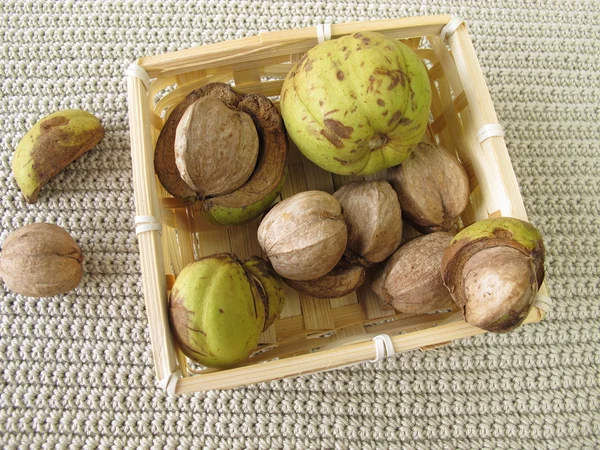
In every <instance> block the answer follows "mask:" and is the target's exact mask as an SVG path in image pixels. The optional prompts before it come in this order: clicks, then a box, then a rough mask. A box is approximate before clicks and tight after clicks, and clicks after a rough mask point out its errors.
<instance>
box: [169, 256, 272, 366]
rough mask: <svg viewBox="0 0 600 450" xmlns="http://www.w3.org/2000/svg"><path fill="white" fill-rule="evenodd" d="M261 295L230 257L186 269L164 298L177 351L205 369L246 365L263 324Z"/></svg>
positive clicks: (214, 258)
mask: <svg viewBox="0 0 600 450" xmlns="http://www.w3.org/2000/svg"><path fill="white" fill-rule="evenodd" d="M265 295H266V294H265V292H264V289H263V287H262V285H261V284H260V283H259V282H257V280H256V278H255V277H254V276H252V274H251V273H250V272H249V271H247V270H246V269H245V268H244V266H243V265H242V264H241V262H240V261H239V260H238V259H237V258H236V257H235V256H234V255H232V254H229V253H218V254H214V255H211V256H207V257H205V258H202V259H199V260H198V261H195V262H193V263H191V264H188V265H187V266H186V267H184V268H183V270H182V271H181V272H180V273H179V275H178V276H177V279H176V280H175V283H174V285H173V288H172V290H171V295H170V297H169V320H170V322H171V329H172V332H173V335H174V337H175V339H176V341H177V343H178V344H179V347H180V348H181V351H182V352H183V353H184V354H185V355H186V356H187V357H189V358H191V359H193V360H194V361H196V362H198V363H200V364H202V365H204V366H207V367H231V366H234V365H236V364H240V363H243V362H245V361H247V360H248V357H249V356H250V354H251V353H252V351H253V350H254V349H255V348H256V345H257V344H258V339H259V336H260V333H261V332H262V331H263V327H264V324H265V300H264V297H265Z"/></svg>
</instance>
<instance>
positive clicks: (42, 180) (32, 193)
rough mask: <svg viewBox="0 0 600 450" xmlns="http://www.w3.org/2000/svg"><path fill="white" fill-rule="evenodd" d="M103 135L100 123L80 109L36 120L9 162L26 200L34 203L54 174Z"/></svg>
mask: <svg viewBox="0 0 600 450" xmlns="http://www.w3.org/2000/svg"><path fill="white" fill-rule="evenodd" d="M103 136H104V128H103V127H102V124H101V123H100V121H99V120H98V119H97V118H96V117H95V116H93V115H92V114H90V113H88V112H86V111H82V110H79V109H69V110H63V111H58V112H55V113H53V114H50V115H48V116H46V117H44V118H43V119H41V120H40V121H38V122H37V123H36V124H35V125H34V126H33V127H32V128H31V129H30V130H29V131H28V132H27V133H26V134H25V136H23V138H22V139H21V141H20V142H19V144H18V145H17V148H16V149H15V154H14V156H13V160H12V171H13V174H14V176H15V180H16V181H17V185H18V186H19V188H20V189H21V191H22V192H23V195H24V196H25V199H26V200H27V201H28V202H29V203H34V202H35V201H36V200H37V197H38V194H39V191H40V189H41V188H42V187H43V186H44V185H45V184H46V183H47V182H48V181H49V180H50V179H51V178H52V177H53V176H54V175H56V174H57V173H58V172H59V171H60V170H62V169H63V168H65V167H66V166H67V165H68V164H70V163H71V162H72V161H73V160H75V159H77V158H79V157H80V156H81V155H83V154H84V153H85V152H86V151H88V150H90V149H91V148H93V147H94V146H95V145H96V144H97V143H98V142H100V140H101V139H102V137H103Z"/></svg>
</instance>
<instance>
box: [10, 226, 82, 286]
mask: <svg viewBox="0 0 600 450" xmlns="http://www.w3.org/2000/svg"><path fill="white" fill-rule="evenodd" d="M82 262H83V255H82V253H81V250H80V249H79V246H78V245H77V243H76V242H75V240H73V238H72V237H71V235H70V234H69V233H67V232H66V231H65V230H64V229H62V228H61V227H59V226H58V225H53V224H49V223H34V224H31V225H26V226H24V227H22V228H19V229H18V230H16V231H13V232H12V233H11V234H9V235H8V237H7V238H6V240H5V241H4V245H3V247H2V256H1V258H0V277H2V279H3V280H4V282H5V283H6V285H7V286H8V288H9V289H10V290H11V291H13V292H16V293H17V294H21V295H26V296H29V297H51V296H53V295H58V294H63V293H65V292H68V291H70V290H71V289H74V288H75V287H76V286H77V285H78V284H79V282H80V281H81V277H82V274H83V270H82Z"/></svg>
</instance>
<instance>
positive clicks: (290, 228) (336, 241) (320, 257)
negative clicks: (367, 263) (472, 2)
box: [258, 191, 348, 280]
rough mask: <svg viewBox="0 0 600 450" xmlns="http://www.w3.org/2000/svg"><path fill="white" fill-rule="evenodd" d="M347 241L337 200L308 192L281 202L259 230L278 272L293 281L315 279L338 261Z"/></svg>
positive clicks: (330, 196)
mask: <svg viewBox="0 0 600 450" xmlns="http://www.w3.org/2000/svg"><path fill="white" fill-rule="evenodd" d="M347 240H348V232H347V228H346V223H345V222H344V218H343V216H342V209H341V206H340V204H339V203H338V201H337V200H336V199H335V198H334V197H333V196H332V195H330V194H327V193H326V192H321V191H305V192H301V193H299V194H296V195H294V196H292V197H289V198H287V199H285V200H283V201H282V202H280V203H278V204H277V205H275V206H274V207H273V209H271V211H269V212H268V213H267V214H266V215H265V217H264V219H263V220H262V222H261V223H260V225H259V227H258V243H259V244H260V246H261V248H262V250H263V251H264V252H265V254H266V256H267V258H268V259H269V261H270V262H271V264H272V266H273V268H274V269H275V271H276V272H277V273H278V274H279V275H281V276H282V277H284V278H288V279H291V280H315V279H317V278H320V277H322V276H323V275H325V274H327V273H328V272H329V271H331V270H332V269H333V268H334V267H335V265H336V264H337V263H338V262H339V260H340V259H341V257H342V255H343V254H344V250H345V248H346V243H347Z"/></svg>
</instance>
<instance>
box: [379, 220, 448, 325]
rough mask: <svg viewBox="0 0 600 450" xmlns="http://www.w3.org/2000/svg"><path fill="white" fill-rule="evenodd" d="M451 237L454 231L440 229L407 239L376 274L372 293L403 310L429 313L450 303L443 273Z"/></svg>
mask: <svg viewBox="0 0 600 450" xmlns="http://www.w3.org/2000/svg"><path fill="white" fill-rule="evenodd" d="M451 240H452V235H451V234H449V233H444V232H437V233H431V234H428V235H425V236H419V237H417V238H414V239H412V240H410V241H408V242H406V243H405V244H404V245H402V246H401V247H400V248H399V249H398V250H396V252H395V253H394V254H393V255H392V256H391V257H390V258H389V259H388V260H387V261H386V262H385V264H384V265H383V267H381V268H379V270H378V272H377V273H376V274H375V275H374V277H373V281H372V284H371V286H372V289H373V292H375V294H377V296H378V297H379V299H380V300H381V301H382V303H383V304H390V305H391V306H393V307H394V309H396V310H397V311H400V312H404V313H415V314H420V313H426V312H431V311H436V310H438V309H440V308H442V307H444V306H446V305H448V304H451V303H452V297H451V296H450V293H449V292H448V289H447V288H446V286H444V283H443V281H442V277H441V273H440V266H441V263H442V256H443V254H444V251H445V250H446V248H447V247H448V245H450V241H451Z"/></svg>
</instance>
